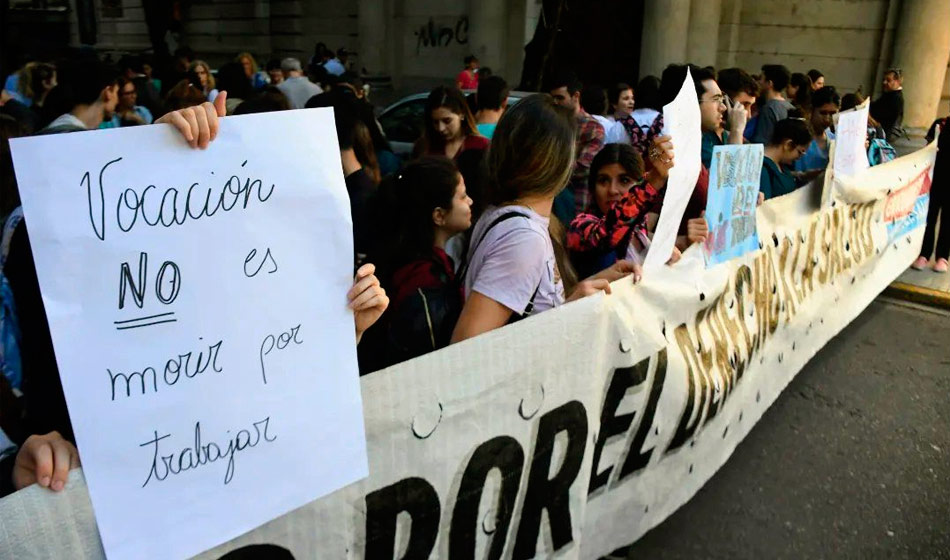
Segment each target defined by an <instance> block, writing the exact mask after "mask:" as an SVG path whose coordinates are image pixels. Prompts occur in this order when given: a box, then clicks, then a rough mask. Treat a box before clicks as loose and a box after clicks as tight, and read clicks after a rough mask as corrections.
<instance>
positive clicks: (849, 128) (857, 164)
mask: <svg viewBox="0 0 950 560" xmlns="http://www.w3.org/2000/svg"><path fill="white" fill-rule="evenodd" d="M868 107H869V105H868V104H867V103H864V105H862V106H860V107H858V108H856V109H854V110H853V111H845V112H843V113H840V114H839V115H838V126H837V127H836V129H835V153H834V161H833V163H832V169H834V172H835V176H837V177H841V176H847V175H854V174H856V173H858V172H859V171H862V170H864V169H867V168H868V167H870V166H871V164H870V163H869V162H868V151H867V146H866V144H867V140H868Z"/></svg>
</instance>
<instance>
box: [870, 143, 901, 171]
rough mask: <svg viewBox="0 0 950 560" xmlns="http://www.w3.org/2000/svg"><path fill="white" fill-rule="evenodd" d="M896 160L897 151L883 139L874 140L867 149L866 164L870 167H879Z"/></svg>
mask: <svg viewBox="0 0 950 560" xmlns="http://www.w3.org/2000/svg"><path fill="white" fill-rule="evenodd" d="M894 159H897V150H895V149H894V146H891V145H890V144H889V143H888V142H887V140H884V139H883V138H874V139H873V140H871V145H870V146H869V147H868V163H870V164H871V166H872V167H873V166H875V165H880V164H882V163H886V162H888V161H891V160H894Z"/></svg>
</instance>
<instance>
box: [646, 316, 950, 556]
mask: <svg viewBox="0 0 950 560" xmlns="http://www.w3.org/2000/svg"><path fill="white" fill-rule="evenodd" d="M629 558H631V559H637V560H641V559H645V558H650V559H652V558H664V559H666V558H670V559H679V558H683V559H686V558H688V559H691V560H692V559H704V558H708V559H719V558H722V559H729V560H737V559H746V558H749V559H760V558H762V559H765V558H768V559H779V558H795V559H798V558H809V559H811V558H860V559H875V558H913V559H934V558H950V315H947V314H946V313H937V312H934V311H930V310H925V309H923V308H912V307H908V306H906V305H903V304H897V303H894V302H890V301H886V300H878V301H877V302H875V303H873V304H872V305H871V306H870V307H869V308H868V309H867V310H866V311H865V312H864V313H863V314H862V315H861V316H860V317H859V318H858V319H856V320H855V321H854V322H853V323H852V324H851V325H850V326H849V327H848V328H847V329H845V330H844V331H842V332H841V333H840V334H839V335H838V336H837V337H836V338H835V339H834V340H832V341H831V342H830V343H829V344H828V345H827V346H826V347H825V348H824V349H823V350H822V351H821V352H820V353H819V354H818V355H817V356H815V357H814V358H813V359H812V361H811V362H809V364H808V365H807V366H806V367H805V369H804V370H802V372H801V373H799V375H798V376H797V377H796V378H795V379H794V380H793V381H792V383H791V384H790V385H789V386H788V387H787V388H786V389H785V391H784V393H783V394H782V395H781V396H780V397H779V399H778V400H777V401H776V402H775V403H774V404H773V405H772V406H771V408H770V409H769V410H768V411H767V412H766V414H765V415H764V416H763V418H762V420H761V421H760V422H759V424H758V425H756V427H755V428H754V429H753V430H752V432H751V433H750V434H749V435H748V436H747V437H746V439H745V441H743V442H742V443H741V444H740V445H739V447H738V448H737V449H736V451H735V454H734V455H733V456H732V458H731V459H729V461H728V462H727V463H726V465H725V466H723V468H722V469H721V470H720V471H719V472H718V473H717V474H716V475H715V476H714V477H713V478H712V479H711V480H710V481H709V482H708V483H707V484H706V486H705V487H704V488H703V489H702V490H701V491H700V492H699V493H698V494H697V495H696V496H695V497H694V498H693V499H692V500H691V501H690V502H689V503H688V504H686V505H685V506H683V508H681V509H680V510H679V511H677V512H676V513H675V514H673V516H671V517H670V518H669V519H667V520H666V521H665V522H664V523H662V524H661V525H659V526H658V527H656V528H655V529H653V530H652V531H650V532H649V533H647V534H646V535H644V537H643V538H642V539H641V540H640V541H638V542H637V543H636V544H634V545H633V546H632V547H631V548H630V550H629Z"/></svg>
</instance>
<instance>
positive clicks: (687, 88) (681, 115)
mask: <svg viewBox="0 0 950 560" xmlns="http://www.w3.org/2000/svg"><path fill="white" fill-rule="evenodd" d="M663 123H664V127H665V130H664V134H669V135H670V136H671V137H672V139H673V152H674V153H675V154H676V156H675V157H676V163H675V165H673V168H672V169H670V176H669V179H667V181H666V192H665V193H664V195H663V209H662V210H661V211H660V219H659V221H658V222H657V225H656V231H655V232H654V233H653V239H652V241H651V243H650V250H649V251H648V252H647V256H646V259H644V261H643V267H644V269H651V268H658V267H661V266H663V265H664V263H666V261H668V260H669V258H670V254H671V253H672V252H673V246H674V245H675V244H676V234H677V232H679V228H680V222H681V221H682V219H683V212H685V211H686V205H687V203H689V198H690V196H691V195H692V194H693V189H694V188H696V180H697V179H698V178H699V172H700V169H701V167H702V154H701V151H702V141H703V138H702V130H701V120H700V114H699V100H698V99H697V98H696V88H695V86H694V85H693V77H692V75H691V74H690V71H689V69H688V68H687V69H686V79H685V80H683V87H681V88H680V91H679V93H678V94H677V95H676V98H675V99H673V101H672V102H671V103H670V104H668V105H666V106H665V107H663Z"/></svg>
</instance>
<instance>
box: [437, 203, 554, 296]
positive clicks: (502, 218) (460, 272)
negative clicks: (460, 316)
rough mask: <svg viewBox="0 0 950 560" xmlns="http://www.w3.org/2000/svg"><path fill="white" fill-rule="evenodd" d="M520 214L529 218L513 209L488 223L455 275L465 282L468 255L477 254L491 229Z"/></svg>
mask: <svg viewBox="0 0 950 560" xmlns="http://www.w3.org/2000/svg"><path fill="white" fill-rule="evenodd" d="M519 216H520V217H522V218H526V219H527V218H528V216H527V215H526V214H522V213H521V212H515V211H511V212H505V213H504V214H502V215H501V216H498V217H497V218H495V219H494V220H492V223H490V224H488V227H487V228H485V231H483V232H482V236H481V237H479V238H478V241H476V242H475V243H474V244H473V245H471V247H470V248H469V250H468V251H467V254H465V255H463V256H464V257H465V260H464V261H463V262H462V266H460V267H459V270H458V272H457V273H456V275H455V277H456V278H458V279H459V281H460V282H463V283H464V282H465V275H466V274H467V273H468V255H474V254H475V251H476V250H477V249H478V246H479V245H481V244H482V241H484V240H485V238H486V237H488V232H489V231H491V230H492V228H493V227H495V226H497V225H498V224H500V223H502V222H504V221H505V220H510V219H511V218H517V217H519ZM538 285H539V286H540V284H538ZM533 299H534V298H532V300H533Z"/></svg>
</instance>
